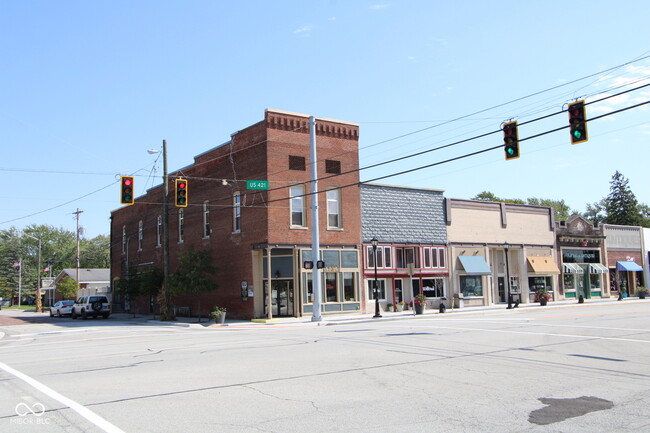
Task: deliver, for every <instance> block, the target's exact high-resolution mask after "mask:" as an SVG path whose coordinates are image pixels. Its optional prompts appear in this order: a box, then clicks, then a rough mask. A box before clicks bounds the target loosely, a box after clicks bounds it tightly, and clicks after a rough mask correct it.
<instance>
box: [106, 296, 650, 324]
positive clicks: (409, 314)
mask: <svg viewBox="0 0 650 433" xmlns="http://www.w3.org/2000/svg"><path fill="white" fill-rule="evenodd" d="M631 302H633V303H644V302H647V303H648V304H650V300H640V299H639V298H636V297H632V298H625V299H624V300H622V301H618V300H617V299H616V298H611V299H589V300H585V302H584V303H582V304H580V303H578V301H576V300H571V301H566V300H564V301H554V302H549V303H548V304H547V305H546V306H541V305H540V304H539V303H528V304H519V306H518V307H517V308H516V309H513V311H516V310H527V309H535V308H538V309H539V308H541V309H552V308H567V307H581V306H589V305H598V304H603V305H606V304H616V303H631ZM504 310H507V305H506V304H498V305H491V306H480V307H463V308H455V309H453V310H451V309H447V310H446V312H445V313H440V312H439V311H438V310H437V309H425V310H424V313H423V314H421V315H414V314H413V310H407V311H400V312H388V311H381V312H380V314H381V316H382V317H381V318H374V317H373V316H374V311H373V312H371V313H358V312H357V313H350V314H329V315H323V316H322V320H321V321H320V322H312V320H311V316H304V317H278V318H273V319H253V320H239V319H228V317H227V316H226V322H225V323H224V324H223V325H221V324H215V323H214V321H211V320H210V321H208V319H207V318H204V319H202V320H203V322H201V323H198V322H197V318H196V317H193V318H185V317H181V318H177V320H176V321H175V322H161V321H158V320H155V319H154V318H153V317H152V316H149V318H148V319H147V318H146V317H144V316H143V317H142V318H141V319H140V320H146V321H147V322H148V323H156V324H161V325H174V326H187V327H203V328H212V327H222V326H233V327H259V326H262V327H264V326H277V325H303V326H309V325H311V326H328V325H336V324H345V323H355V322H366V321H368V322H370V321H376V320H384V321H385V320H400V319H401V320H403V319H408V318H414V319H417V318H422V317H432V316H449V315H454V316H457V315H465V314H476V313H490V312H500V311H504ZM113 316H116V315H113ZM136 320H137V319H136Z"/></svg>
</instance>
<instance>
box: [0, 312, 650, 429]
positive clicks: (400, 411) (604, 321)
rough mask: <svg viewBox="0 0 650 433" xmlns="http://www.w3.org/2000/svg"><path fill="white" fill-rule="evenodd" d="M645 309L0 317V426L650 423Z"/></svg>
mask: <svg viewBox="0 0 650 433" xmlns="http://www.w3.org/2000/svg"><path fill="white" fill-rule="evenodd" d="M25 314H27V313H25ZM649 318H650V301H632V302H627V301H626V302H612V303H606V304H598V305H590V304H582V305H577V304H576V305H571V306H563V307H553V306H549V307H538V308H525V309H524V308H520V309H517V310H505V309H503V310H493V311H486V312H475V313H471V314H466V313H460V312H454V313H446V314H444V315H443V314H437V315H430V316H424V317H422V316H417V317H404V318H401V319H399V320H385V319H377V320H374V321H354V322H352V323H339V324H335V325H333V324H330V325H328V326H318V325H317V324H312V323H295V324H276V325H255V326H227V327H201V326H198V327H197V326H195V327H178V326H161V325H159V324H151V323H145V322H133V321H123V320H118V319H114V318H111V319H109V320H103V319H97V320H88V321H79V320H77V321H72V320H70V319H53V320H51V321H49V323H38V321H37V323H22V324H14V325H6V324H5V325H0V331H2V332H4V333H5V335H4V337H3V338H2V339H0V431H2V432H102V431H107V432H120V431H123V432H138V433H140V432H256V433H259V432H278V433H279V432H282V433H287V432H401V431H404V432H518V433H519V432H589V433H593V432H650V417H648V415H647V414H648V408H649V407H650V320H649ZM48 319H49V318H48ZM0 323H4V322H2V319H0ZM321 325H322V324H321Z"/></svg>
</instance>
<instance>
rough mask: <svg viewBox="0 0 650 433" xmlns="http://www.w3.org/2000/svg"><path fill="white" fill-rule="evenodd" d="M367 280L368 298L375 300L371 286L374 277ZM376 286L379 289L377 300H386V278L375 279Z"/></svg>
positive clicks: (373, 282) (372, 285)
mask: <svg viewBox="0 0 650 433" xmlns="http://www.w3.org/2000/svg"><path fill="white" fill-rule="evenodd" d="M367 282H368V300H369V301H374V300H375V295H374V293H373V287H374V284H375V280H374V279H369V280H367ZM377 288H378V290H379V300H380V301H385V300H386V280H377Z"/></svg>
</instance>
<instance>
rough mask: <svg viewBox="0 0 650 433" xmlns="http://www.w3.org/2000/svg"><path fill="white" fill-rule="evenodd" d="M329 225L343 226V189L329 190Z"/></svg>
mask: <svg viewBox="0 0 650 433" xmlns="http://www.w3.org/2000/svg"><path fill="white" fill-rule="evenodd" d="M327 227H329V228H336V229H339V228H341V190H340V189H330V190H329V191H327Z"/></svg>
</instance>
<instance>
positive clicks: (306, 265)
mask: <svg viewBox="0 0 650 433" xmlns="http://www.w3.org/2000/svg"><path fill="white" fill-rule="evenodd" d="M302 267H303V268H305V269H314V262H312V261H311V260H305V261H304V262H302Z"/></svg>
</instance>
